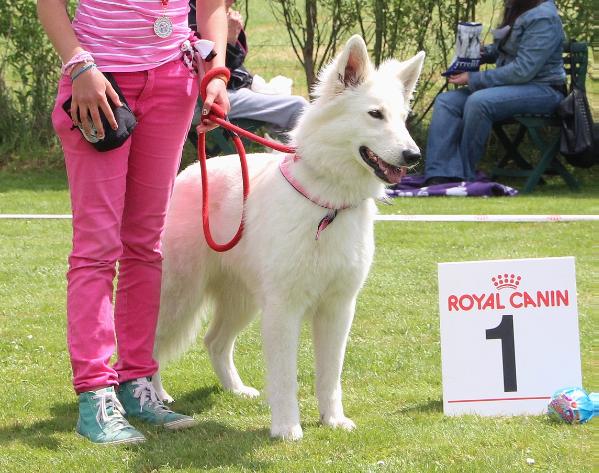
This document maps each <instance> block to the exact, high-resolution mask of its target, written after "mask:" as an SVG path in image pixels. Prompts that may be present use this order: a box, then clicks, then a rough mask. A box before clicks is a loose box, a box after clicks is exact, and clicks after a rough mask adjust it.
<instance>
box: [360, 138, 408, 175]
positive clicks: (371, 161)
mask: <svg viewBox="0 0 599 473" xmlns="http://www.w3.org/2000/svg"><path fill="white" fill-rule="evenodd" d="M360 156H362V159H363V160H364V162H365V163H366V164H368V165H369V166H370V167H371V168H372V169H374V173H375V174H376V175H377V176H378V177H379V178H380V179H382V180H383V181H385V182H388V183H390V184H397V183H399V182H400V181H401V179H402V178H403V177H404V176H405V175H406V171H407V167H406V166H401V167H398V166H393V165H392V164H389V163H387V162H385V161H383V160H382V159H381V158H379V157H378V156H377V155H376V154H375V153H374V152H373V151H372V150H371V149H370V148H368V147H367V146H360Z"/></svg>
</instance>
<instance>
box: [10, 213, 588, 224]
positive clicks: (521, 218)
mask: <svg viewBox="0 0 599 473" xmlns="http://www.w3.org/2000/svg"><path fill="white" fill-rule="evenodd" d="M70 218H72V216H71V215H70V214H0V220H2V219H4V220H8V219H17V220H38V219H40V220H59V219H70ZM375 220H377V221H379V222H535V223H546V222H549V223H552V222H583V221H599V215H377V216H376V217H375Z"/></svg>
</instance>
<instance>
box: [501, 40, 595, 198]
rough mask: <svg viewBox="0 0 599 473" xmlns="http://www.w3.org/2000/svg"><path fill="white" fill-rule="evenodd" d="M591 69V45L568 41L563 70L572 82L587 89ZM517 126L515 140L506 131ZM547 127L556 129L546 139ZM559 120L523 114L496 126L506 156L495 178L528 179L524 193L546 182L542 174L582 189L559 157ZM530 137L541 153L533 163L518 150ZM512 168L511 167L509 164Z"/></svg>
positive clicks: (552, 115)
mask: <svg viewBox="0 0 599 473" xmlns="http://www.w3.org/2000/svg"><path fill="white" fill-rule="evenodd" d="M587 66H588V46H587V44H586V43H583V42H574V41H572V42H568V43H565V44H564V67H565V70H566V77H567V80H569V83H570V84H572V83H575V84H576V85H578V87H580V88H581V89H582V90H585V78H586V74H587ZM510 125H517V126H518V129H517V131H516V133H515V135H514V136H513V137H510V136H509V135H508V133H507V132H506V130H505V128H504V127H506V126H510ZM544 128H551V129H556V130H557V133H551V134H550V135H548V136H547V137H543V134H542V133H541V131H542V130H543V129H544ZM559 128H560V119H559V118H558V117H557V115H555V114H551V115H545V114H522V115H514V116H513V117H512V118H510V119H508V120H505V121H502V122H497V123H495V124H493V131H494V132H495V135H496V136H497V138H498V139H499V141H500V142H501V144H502V146H503V148H504V149H505V155H504V156H503V157H501V158H500V159H498V160H497V162H496V163H495V167H494V168H493V171H492V173H491V174H492V176H493V178H495V177H498V176H515V177H526V178H527V180H526V183H525V185H524V188H523V189H522V192H523V193H528V192H531V191H532V190H533V189H534V187H535V186H536V185H537V184H538V183H540V182H541V183H542V182H544V181H543V179H542V176H543V174H551V175H556V174H558V175H560V176H561V177H562V179H563V180H564V181H565V182H566V184H567V185H568V186H569V187H570V189H572V190H576V189H578V188H579V187H580V184H579V183H578V181H577V180H576V179H575V178H574V176H573V175H572V174H571V173H570V172H569V171H568V170H567V169H566V167H565V166H564V165H563V164H562V162H561V158H560V156H559V145H560V133H559ZM527 134H528V135H529V137H530V139H531V141H532V143H533V144H534V145H535V146H536V148H537V149H538V150H539V152H540V159H539V161H538V162H537V163H532V162H530V161H528V160H527V159H525V158H524V157H523V156H522V154H521V153H520V152H519V151H518V147H519V145H520V144H521V143H522V141H523V139H524V137H525V136H526V135H527ZM510 163H511V164H512V165H513V166H508V165H509V164H510Z"/></svg>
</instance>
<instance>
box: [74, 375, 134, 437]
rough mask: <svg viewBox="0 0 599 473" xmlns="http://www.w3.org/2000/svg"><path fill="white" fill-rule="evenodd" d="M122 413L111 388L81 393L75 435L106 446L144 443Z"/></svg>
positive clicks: (122, 410)
mask: <svg viewBox="0 0 599 473" xmlns="http://www.w3.org/2000/svg"><path fill="white" fill-rule="evenodd" d="M124 413H125V411H124V409H123V406H121V403H120V402H119V400H118V399H117V397H116V393H115V392H114V388H112V387H109V388H103V389H98V390H97V391H87V392H84V393H81V394H79V420H78V421H77V433H78V434H80V435H82V436H83V437H86V438H88V439H89V440H91V441H92V442H94V443H101V444H106V445H108V444H124V443H127V444H130V443H140V442H144V441H145V440H146V438H145V437H144V436H143V435H142V434H141V433H140V432H138V431H137V430H135V429H134V428H133V427H132V426H131V424H129V422H127V420H126V419H125V418H124V417H123V414H124Z"/></svg>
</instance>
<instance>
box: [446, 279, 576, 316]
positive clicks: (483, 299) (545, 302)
mask: <svg viewBox="0 0 599 473" xmlns="http://www.w3.org/2000/svg"><path fill="white" fill-rule="evenodd" d="M521 281H522V277H521V276H516V275H514V274H498V275H497V276H493V277H492V278H491V282H492V283H493V286H494V288H495V292H488V293H480V294H474V293H472V294H450V295H449V296H448V297H447V308H448V310H449V312H468V311H471V310H476V311H482V310H498V309H527V308H531V307H532V308H542V307H569V306H570V295H569V294H568V290H567V289H561V290H560V289H547V290H542V291H532V292H529V291H525V290H524V291H522V290H518V289H519V286H520V282H521ZM504 289H511V290H512V292H511V293H509V294H508V293H507V292H500V291H503V290H504Z"/></svg>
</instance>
